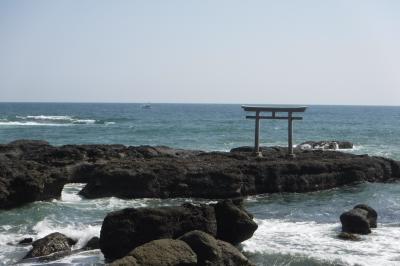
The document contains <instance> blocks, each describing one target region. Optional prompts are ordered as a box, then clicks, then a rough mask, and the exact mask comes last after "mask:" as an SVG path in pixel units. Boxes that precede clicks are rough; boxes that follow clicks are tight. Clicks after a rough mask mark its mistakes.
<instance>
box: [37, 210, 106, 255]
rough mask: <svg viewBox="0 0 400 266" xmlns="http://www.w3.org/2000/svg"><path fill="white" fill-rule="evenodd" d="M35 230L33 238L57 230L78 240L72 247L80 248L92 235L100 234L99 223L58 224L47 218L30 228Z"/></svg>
mask: <svg viewBox="0 0 400 266" xmlns="http://www.w3.org/2000/svg"><path fill="white" fill-rule="evenodd" d="M32 229H33V230H34V231H35V232H36V236H35V239H39V238H42V237H45V236H47V235H49V234H51V233H54V232H59V233H61V234H64V235H66V236H67V237H70V238H72V239H75V240H78V242H77V243H76V244H75V245H74V246H73V247H72V249H80V248H83V247H84V246H85V244H86V243H87V242H88V241H89V240H90V239H91V238H92V237H94V236H100V229H101V225H88V224H83V223H73V224H66V225H60V224H57V223H55V222H54V221H51V220H50V219H48V218H45V219H44V220H42V221H40V222H38V223H37V224H35V226H33V228H32Z"/></svg>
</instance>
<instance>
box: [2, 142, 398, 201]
mask: <svg viewBox="0 0 400 266" xmlns="http://www.w3.org/2000/svg"><path fill="white" fill-rule="evenodd" d="M262 152H263V157H262V158H256V157H254V156H252V153H251V148H246V147H242V148H237V149H234V150H233V151H231V152H207V153H206V152H200V151H188V150H179V149H172V148H168V147H163V146H157V147H150V146H139V147H125V146H123V145H65V146H61V147H54V146H51V145H49V144H48V143H46V142H43V141H15V142H12V143H9V144H7V145H0V209H4V208H12V207H16V206H20V205H22V204H25V203H29V202H33V201H36V200H48V199H53V198H59V197H60V196H61V190H62V188H63V186H64V184H66V183H71V182H84V183H87V185H86V186H85V188H84V189H83V190H82V191H81V195H83V196H85V197H87V198H99V197H107V196H116V197H120V198H141V197H159V198H168V197H199V198H233V197H239V196H246V195H253V194H258V193H273V192H306V191H315V190H322V189H329V188H333V187H337V186H341V185H345V184H352V183H355V182H361V181H369V182H386V181H390V180H392V179H397V178H399V177H400V164H399V162H397V161H393V160H390V159H386V158H381V157H370V156H367V155H361V156H360V155H353V154H346V153H341V152H335V151H313V150H310V151H306V150H305V151H302V150H296V151H295V153H296V158H294V159H291V158H288V157H287V156H286V149H285V148H279V147H274V148H263V149H262Z"/></svg>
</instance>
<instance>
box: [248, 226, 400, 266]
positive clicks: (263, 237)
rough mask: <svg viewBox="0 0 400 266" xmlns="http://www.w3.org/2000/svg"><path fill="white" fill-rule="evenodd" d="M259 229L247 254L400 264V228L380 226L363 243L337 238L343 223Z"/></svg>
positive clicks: (360, 262)
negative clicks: (399, 245) (399, 251)
mask: <svg viewBox="0 0 400 266" xmlns="http://www.w3.org/2000/svg"><path fill="white" fill-rule="evenodd" d="M256 221H257V223H258V225H259V228H258V229H257V231H256V232H255V234H254V236H253V237H252V238H251V239H249V240H247V241H245V242H244V243H243V249H244V251H246V252H248V253H259V254H282V256H285V255H291V256H298V257H308V258H313V259H315V260H317V261H321V262H324V261H325V262H327V263H333V264H336V263H337V264H345V265H399V264H400V257H399V253H398V244H397V243H399V240H400V227H397V228H394V227H393V226H388V227H386V226H385V224H378V228H377V229H374V230H373V232H372V234H370V235H367V236H361V241H346V240H341V239H338V238H337V234H338V233H339V232H340V224H339V223H316V222H314V221H307V222H293V221H287V220H280V219H266V220H259V219H257V220H256Z"/></svg>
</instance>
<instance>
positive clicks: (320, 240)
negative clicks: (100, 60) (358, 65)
mask: <svg viewBox="0 0 400 266" xmlns="http://www.w3.org/2000/svg"><path fill="white" fill-rule="evenodd" d="M144 106H145V105H143V104H128V103H126V104H112V103H107V104H106V103H0V143H7V142H10V141H13V140H16V139H41V140H46V141H48V142H50V143H51V144H53V145H64V144H88V143H103V144H115V143H118V144H125V145H134V146H135V145H166V146H171V147H176V148H185V149H197V150H205V151H212V150H217V151H229V150H230V149H231V148H234V147H238V146H246V145H252V144H253V141H254V140H253V135H254V121H253V120H246V119H245V115H246V114H245V112H243V111H242V109H241V107H240V105H238V104H236V105H235V104H229V105H228V104H226V105H225V104H151V108H144ZM303 117H304V120H302V121H295V122H294V144H299V143H301V142H304V141H308V140H346V141H351V142H353V143H354V145H355V146H354V148H353V149H351V150H348V151H346V152H352V153H356V154H369V155H376V156H385V157H389V158H393V159H397V160H400V107H388V106H309V107H308V109H307V110H306V112H305V113H304V114H303ZM261 144H262V145H266V146H275V145H282V146H285V145H287V122H286V121H284V120H283V121H281V120H278V121H270V120H268V121H266V120H263V121H261ZM83 186H84V184H68V185H66V186H65V187H64V190H63V193H62V197H61V198H60V199H57V200H53V201H47V202H34V203H31V204H28V205H26V206H23V207H20V208H16V209H12V210H2V211H0V265H9V264H15V263H17V262H18V261H19V260H20V259H21V258H22V257H23V256H24V255H25V253H26V252H27V250H28V249H29V247H21V246H16V245H13V244H12V243H15V242H16V241H18V240H20V239H22V238H24V237H33V238H34V239H37V238H40V237H43V236H45V235H47V234H49V233H51V232H55V231H57V232H61V233H64V234H66V235H67V236H70V237H73V238H77V239H79V241H78V243H77V244H76V245H75V246H74V249H79V248H81V247H82V246H83V245H84V244H85V243H86V242H87V241H88V240H89V239H90V238H91V237H93V236H99V233H100V228H101V223H102V221H103V218H104V217H105V215H106V214H107V213H108V212H111V211H114V210H118V209H121V208H125V207H144V206H167V205H168V206H173V205H179V204H181V203H183V202H210V201H209V200H201V199H164V200H160V199H136V200H122V199H118V198H113V197H111V198H102V199H95V200H87V199H84V198H81V197H80V196H79V195H78V194H77V193H78V192H79V190H80V189H82V188H83ZM358 203H366V204H369V205H371V206H372V207H373V208H375V209H376V210H377V211H378V215H379V217H378V228H377V229H375V230H373V232H372V234H370V235H367V236H362V237H361V241H356V242H348V241H343V240H340V239H338V238H337V237H336V236H337V234H338V232H340V222H339V216H340V214H341V213H342V212H343V211H345V210H348V209H350V208H352V207H353V206H354V205H356V204H358ZM245 205H246V207H247V209H248V210H249V211H250V212H251V213H253V214H254V216H255V220H256V222H257V223H258V224H259V228H258V230H257V231H256V232H255V234H254V236H253V237H252V238H251V239H249V240H247V241H245V242H243V243H242V244H241V246H240V249H241V250H242V251H243V252H244V253H245V254H246V256H248V257H249V258H250V260H251V261H252V262H254V263H255V264H256V265H400V252H399V251H400V249H399V244H400V183H391V184H369V183H365V184H359V185H354V186H345V187H341V188H336V189H332V190H327V191H320V192H312V193H304V194H298V193H283V194H270V195H268V194H265V195H257V196H252V197H248V198H247V199H246V200H245ZM43 264H44V263H42V264H41V265H43ZM54 264H60V265H62V264H64V265H65V264H75V265H93V264H104V258H103V256H102V254H101V252H100V251H99V250H94V251H86V252H82V253H77V254H74V255H72V256H69V257H66V258H63V259H60V260H58V261H56V262H52V265H54ZM35 265H36V264H35Z"/></svg>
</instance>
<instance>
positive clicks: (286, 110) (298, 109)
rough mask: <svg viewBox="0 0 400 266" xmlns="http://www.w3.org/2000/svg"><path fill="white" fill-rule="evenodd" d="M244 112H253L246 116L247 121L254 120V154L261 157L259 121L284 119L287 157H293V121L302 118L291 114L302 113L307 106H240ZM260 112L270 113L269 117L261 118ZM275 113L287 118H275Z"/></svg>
mask: <svg viewBox="0 0 400 266" xmlns="http://www.w3.org/2000/svg"><path fill="white" fill-rule="evenodd" d="M242 108H243V109H244V111H246V112H255V115H247V116H246V118H248V119H255V120H256V125H255V136H254V153H255V154H256V155H258V156H261V153H260V119H286V120H288V155H289V156H292V157H294V154H293V125H292V121H293V120H302V119H303V117H300V116H296V117H295V116H293V113H303V112H304V111H305V110H306V109H307V106H295V107H276V106H248V105H242ZM261 112H271V115H270V116H262V115H260V113H261ZM276 113H287V116H276Z"/></svg>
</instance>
